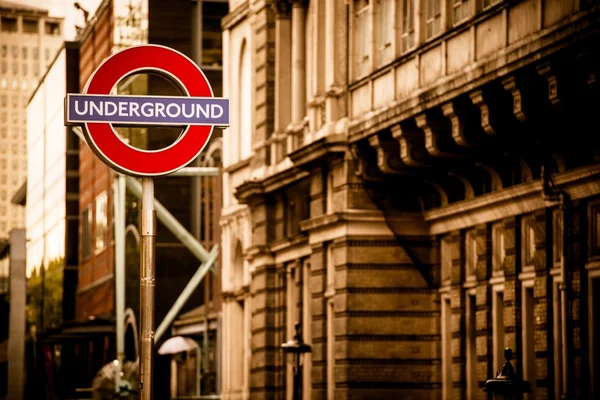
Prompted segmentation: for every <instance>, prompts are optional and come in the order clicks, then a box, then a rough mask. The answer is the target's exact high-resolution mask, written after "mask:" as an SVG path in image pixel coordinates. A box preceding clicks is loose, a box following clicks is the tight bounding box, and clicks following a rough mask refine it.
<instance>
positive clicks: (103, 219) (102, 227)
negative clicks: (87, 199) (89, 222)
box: [95, 191, 108, 251]
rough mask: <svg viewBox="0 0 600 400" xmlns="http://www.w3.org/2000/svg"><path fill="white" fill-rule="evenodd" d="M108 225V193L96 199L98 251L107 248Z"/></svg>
mask: <svg viewBox="0 0 600 400" xmlns="http://www.w3.org/2000/svg"><path fill="white" fill-rule="evenodd" d="M107 225H108V197H107V194H106V191H104V192H102V193H100V194H99V195H98V196H97V197H96V240H95V249H96V251H98V250H102V249H104V247H106V233H107V232H106V227H107Z"/></svg>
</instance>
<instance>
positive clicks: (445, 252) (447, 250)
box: [440, 237, 452, 284]
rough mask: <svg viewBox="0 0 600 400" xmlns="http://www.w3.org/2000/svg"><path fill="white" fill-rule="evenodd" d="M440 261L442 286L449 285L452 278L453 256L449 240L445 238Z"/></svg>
mask: <svg viewBox="0 0 600 400" xmlns="http://www.w3.org/2000/svg"><path fill="white" fill-rule="evenodd" d="M440 260H441V266H440V267H441V269H442V271H441V272H442V276H441V278H442V284H444V283H449V281H450V278H451V276H452V254H451V245H450V240H449V238H447V237H446V238H443V239H442V243H441V248H440Z"/></svg>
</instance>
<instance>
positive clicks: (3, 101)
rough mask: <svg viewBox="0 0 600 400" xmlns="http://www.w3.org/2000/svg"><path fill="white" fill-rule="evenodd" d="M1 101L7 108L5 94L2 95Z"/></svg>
mask: <svg viewBox="0 0 600 400" xmlns="http://www.w3.org/2000/svg"><path fill="white" fill-rule="evenodd" d="M1 99H2V100H1V102H2V106H4V107H6V105H7V99H6V95H5V94H3V95H2V97H1Z"/></svg>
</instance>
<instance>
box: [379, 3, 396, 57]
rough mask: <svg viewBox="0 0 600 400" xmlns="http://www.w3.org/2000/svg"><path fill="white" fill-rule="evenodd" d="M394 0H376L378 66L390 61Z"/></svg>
mask: <svg viewBox="0 0 600 400" xmlns="http://www.w3.org/2000/svg"><path fill="white" fill-rule="evenodd" d="M393 1H394V0H377V17H378V22H377V63H378V65H379V66H382V65H385V64H386V63H388V62H390V61H392V59H393V57H394V54H393V50H392V47H393V46H392V37H393V35H394V23H393V22H394V19H393V18H394V5H393Z"/></svg>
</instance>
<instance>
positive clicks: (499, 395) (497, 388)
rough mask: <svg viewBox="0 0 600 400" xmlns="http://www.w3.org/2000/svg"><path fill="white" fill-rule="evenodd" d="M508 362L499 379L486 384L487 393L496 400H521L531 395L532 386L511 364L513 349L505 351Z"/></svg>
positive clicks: (490, 380) (496, 378)
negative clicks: (527, 394) (525, 395)
mask: <svg viewBox="0 0 600 400" xmlns="http://www.w3.org/2000/svg"><path fill="white" fill-rule="evenodd" d="M504 358H505V359H506V362H505V363H504V365H503V366H502V371H501V372H500V373H499V374H498V376H497V377H495V378H492V379H489V380H488V381H487V382H486V383H485V389H483V390H484V391H485V392H488V393H490V394H492V395H493V398H494V400H520V399H522V398H523V394H524V393H531V385H530V384H529V382H527V381H524V380H523V379H522V378H521V377H520V376H519V375H517V373H516V372H515V369H514V368H513V366H512V364H511V363H510V359H511V358H512V349H508V348H507V349H504Z"/></svg>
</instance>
